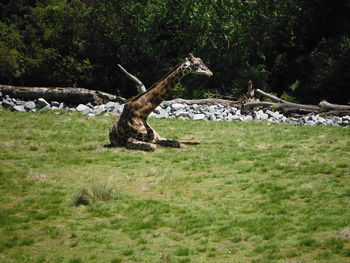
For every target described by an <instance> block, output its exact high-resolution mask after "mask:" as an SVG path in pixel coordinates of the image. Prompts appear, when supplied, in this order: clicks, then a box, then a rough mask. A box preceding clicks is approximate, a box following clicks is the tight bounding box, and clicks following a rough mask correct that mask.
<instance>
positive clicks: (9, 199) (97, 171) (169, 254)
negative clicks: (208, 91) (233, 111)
mask: <svg viewBox="0 0 350 263" xmlns="http://www.w3.org/2000/svg"><path fill="white" fill-rule="evenodd" d="M112 121H113V118H112V117H102V116H101V117H95V118H89V117H86V116H82V115H80V114H79V113H66V112H61V113H60V115H55V114H54V113H52V112H45V113H26V114H21V113H15V112H8V111H5V110H3V111H1V112H0V193H1V195H0V262H4V263H5V262H54V263H56V262H57V263H58V262H67V263H68V262H106V263H110V262H114V263H115V262H340V263H342V262H344V263H345V262H349V260H350V241H349V240H346V239H342V238H341V237H340V235H339V233H340V232H341V231H342V230H343V229H345V228H347V227H349V226H350V209H349V208H350V162H349V160H350V130H349V129H348V128H341V127H325V126H316V127H302V126H290V125H284V124H271V125H270V124H268V123H266V122H260V123H255V122H250V123H239V122H231V123H226V122H219V123H217V122H195V121H181V120H155V119H151V120H150V123H151V125H152V126H153V127H155V129H156V130H157V131H158V132H159V133H160V134H161V135H162V136H164V137H166V138H171V139H179V140H199V141H201V142H202V143H201V144H200V145H196V146H184V147H183V148H181V149H172V148H164V147H158V149H157V150H156V151H155V152H151V153H150V152H142V151H130V150H126V149H124V148H114V149H111V148H103V147H102V146H103V145H104V144H107V143H108V127H109V126H110V125H111V123H112ZM84 189H85V190H84ZM84 191H85V192H84ZM84 193H85V197H86V196H87V197H86V199H88V200H89V201H87V202H85V203H86V204H87V205H77V206H74V205H73V204H74V201H75V200H77V196H79V195H80V196H83V195H84ZM86 193H88V194H86Z"/></svg>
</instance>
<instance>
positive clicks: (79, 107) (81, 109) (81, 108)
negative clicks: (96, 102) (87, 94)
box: [52, 104, 90, 111]
mask: <svg viewBox="0 0 350 263" xmlns="http://www.w3.org/2000/svg"><path fill="white" fill-rule="evenodd" d="M52 108H53V107H52ZM86 109H90V108H89V107H88V106H86V105H84V104H79V105H78V107H76V110H77V111H84V110H86Z"/></svg>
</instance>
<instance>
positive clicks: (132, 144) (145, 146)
mask: <svg viewBox="0 0 350 263" xmlns="http://www.w3.org/2000/svg"><path fill="white" fill-rule="evenodd" d="M126 148H128V149H133V150H142V151H148V152H153V151H154V150H155V149H156V148H157V146H156V145H155V144H154V143H149V142H142V141H139V140H136V139H135V138H132V137H130V138H129V139H128V141H127V143H126Z"/></svg>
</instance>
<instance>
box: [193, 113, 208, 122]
mask: <svg viewBox="0 0 350 263" xmlns="http://www.w3.org/2000/svg"><path fill="white" fill-rule="evenodd" d="M205 119H206V116H205V114H195V115H193V120H195V121H200V120H205Z"/></svg>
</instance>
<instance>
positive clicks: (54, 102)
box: [51, 100, 60, 107]
mask: <svg viewBox="0 0 350 263" xmlns="http://www.w3.org/2000/svg"><path fill="white" fill-rule="evenodd" d="M51 106H55V107H59V106H60V103H59V102H58V101H54V100H53V101H51Z"/></svg>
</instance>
